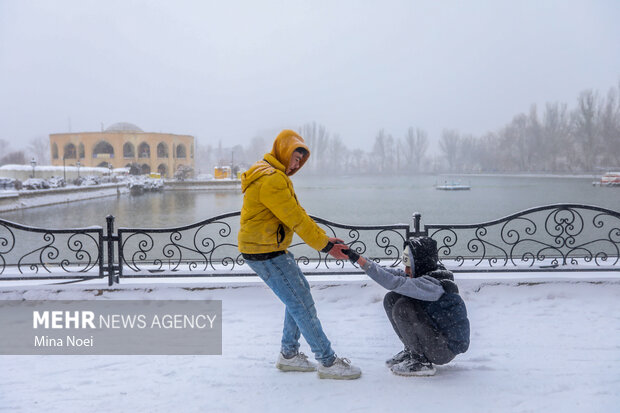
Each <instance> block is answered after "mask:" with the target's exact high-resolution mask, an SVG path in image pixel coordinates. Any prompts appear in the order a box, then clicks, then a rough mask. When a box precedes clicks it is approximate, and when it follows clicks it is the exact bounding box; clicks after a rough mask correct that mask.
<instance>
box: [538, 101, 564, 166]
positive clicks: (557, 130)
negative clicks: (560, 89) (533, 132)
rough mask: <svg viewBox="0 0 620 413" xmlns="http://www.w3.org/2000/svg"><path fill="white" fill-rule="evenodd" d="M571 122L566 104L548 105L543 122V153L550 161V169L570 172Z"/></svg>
mask: <svg viewBox="0 0 620 413" xmlns="http://www.w3.org/2000/svg"><path fill="white" fill-rule="evenodd" d="M569 136H570V122H569V119H568V114H567V109H566V104H565V103H562V104H561V103H547V105H546V106H545V112H544V114H543V120H542V146H541V148H540V150H541V152H542V153H543V154H544V155H545V156H546V157H547V159H548V161H547V162H548V165H547V167H548V169H549V170H551V171H553V172H557V171H560V170H562V171H566V170H568V159H569V152H570V151H571V145H570V142H567V140H568V138H569Z"/></svg>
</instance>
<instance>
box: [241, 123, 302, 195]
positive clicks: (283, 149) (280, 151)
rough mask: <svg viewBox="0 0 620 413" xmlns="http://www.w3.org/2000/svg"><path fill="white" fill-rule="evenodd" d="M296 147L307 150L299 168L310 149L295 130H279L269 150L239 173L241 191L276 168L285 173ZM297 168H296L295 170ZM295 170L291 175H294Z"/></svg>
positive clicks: (273, 171)
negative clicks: (248, 167)
mask: <svg viewBox="0 0 620 413" xmlns="http://www.w3.org/2000/svg"><path fill="white" fill-rule="evenodd" d="M297 148H304V149H305V150H307V151H308V153H307V154H306V155H304V157H303V158H302V160H301V162H300V165H299V169H301V167H302V166H303V165H304V164H305V163H306V161H307V160H308V158H309V157H310V149H309V148H308V146H307V145H306V144H305V142H304V139H303V138H302V137H301V136H299V135H298V134H297V133H296V132H294V131H292V130H289V129H285V130H283V131H282V132H280V134H279V135H278V136H277V137H276V140H275V141H274V142H273V148H272V149H271V152H269V153H266V154H265V156H264V157H263V159H262V160H260V161H258V162H256V163H255V164H254V165H252V166H251V167H250V169H248V170H247V171H245V172H244V173H243V174H242V175H241V192H245V190H246V189H247V188H248V186H250V184H252V183H253V182H254V181H256V180H257V179H258V178H260V177H262V176H264V175H271V174H273V173H275V172H276V170H279V171H281V172H283V173H284V174H286V168H287V166H288V164H289V162H290V160H291V156H293V152H295V149H297ZM299 169H297V171H298V170H299ZM297 171H295V172H297ZM295 172H293V173H292V174H291V175H294V174H295Z"/></svg>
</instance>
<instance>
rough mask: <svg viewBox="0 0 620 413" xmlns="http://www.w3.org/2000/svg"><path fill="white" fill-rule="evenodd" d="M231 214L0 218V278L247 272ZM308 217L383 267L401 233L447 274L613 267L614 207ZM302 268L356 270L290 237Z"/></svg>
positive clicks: (617, 216) (618, 256)
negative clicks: (58, 225)
mask: <svg viewBox="0 0 620 413" xmlns="http://www.w3.org/2000/svg"><path fill="white" fill-rule="evenodd" d="M239 215H240V213H239V212H232V213H228V214H223V215H219V216H216V217H213V218H209V219H207V220H204V221H201V222H198V223H195V224H192V225H187V226H182V227H177V228H151V229H145V228H120V229H118V232H117V233H115V230H114V217H112V216H109V217H107V218H106V220H107V225H106V230H105V233H104V230H103V229H102V228H101V227H91V228H80V229H43V228H34V227H27V226H24V225H20V224H15V223H12V222H9V221H4V220H0V280H15V279H47V278H71V279H85V278H95V277H104V276H107V277H108V283H109V284H110V285H112V283H113V282H114V281H116V282H118V280H119V279H120V278H121V277H158V276H159V277H178V276H183V277H186V276H202V277H204V276H238V275H254V273H253V272H252V271H251V270H250V269H249V267H248V266H247V265H245V262H244V260H243V257H242V256H241V254H240V253H239V250H238V248H237V232H238V230H239ZM313 219H314V220H315V221H316V222H317V223H318V224H319V226H321V227H322V228H323V229H324V230H325V231H326V233H327V234H328V235H329V236H331V237H338V238H341V239H343V240H344V242H345V243H346V244H347V245H349V246H350V247H351V248H353V249H354V250H356V251H357V252H358V253H360V254H362V255H364V256H365V257H367V258H371V259H373V260H374V261H376V262H378V263H380V264H382V265H389V266H396V265H398V264H400V257H401V253H402V248H403V242H404V240H405V239H407V238H408V237H411V236H418V235H428V236H430V237H432V238H434V239H435V240H437V244H438V249H439V257H440V260H441V261H442V262H443V264H444V265H446V267H447V268H449V269H451V270H453V271H456V272H481V271H552V270H561V271H593V270H605V271H620V213H619V212H616V211H611V210H608V209H604V208H600V207H596V206H589V205H577V204H557V205H548V206H541V207H538V208H532V209H528V210H525V211H522V212H519V213H516V214H513V215H510V216H507V217H505V218H501V219H498V220H494V221H489V222H484V223H479V224H468V225H462V224H458V225H425V226H424V228H423V229H421V224H420V223H421V215H420V214H417V213H416V214H414V222H413V231H412V230H410V226H409V225H408V224H395V225H374V226H357V225H356V226H354V225H344V224H339V223H335V222H331V221H327V220H325V219H322V218H319V217H313ZM289 251H290V252H292V253H293V254H294V255H295V257H296V259H297V262H298V263H299V265H300V266H301V267H302V269H303V270H304V272H306V273H308V274H309V275H316V274H351V273H360V272H361V270H360V269H359V268H358V267H357V266H352V265H351V264H349V263H348V262H343V261H339V260H334V259H333V258H332V257H330V256H329V255H327V254H325V253H321V252H317V251H315V250H314V249H312V248H310V247H308V246H307V245H306V244H305V243H304V242H302V241H301V240H300V239H299V238H297V237H295V238H294V239H293V244H292V245H291V246H290V248H289Z"/></svg>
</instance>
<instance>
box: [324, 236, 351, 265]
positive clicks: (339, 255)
mask: <svg viewBox="0 0 620 413" xmlns="http://www.w3.org/2000/svg"><path fill="white" fill-rule="evenodd" d="M332 239H333V238H332ZM332 242H333V241H332ZM348 249H349V246H348V245H346V244H340V243H338V244H334V246H333V247H332V249H330V250H329V252H328V253H329V255H331V256H332V257H334V258H336V259H337V260H347V259H349V257H348V256H347V255H346V254H345V253H343V252H342V251H343V250H348Z"/></svg>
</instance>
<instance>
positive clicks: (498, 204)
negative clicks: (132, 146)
mask: <svg viewBox="0 0 620 413" xmlns="http://www.w3.org/2000/svg"><path fill="white" fill-rule="evenodd" d="M593 180H594V178H593V177H589V178H574V177H531V176H530V177H523V176H521V177H512V176H461V177H455V178H451V177H445V176H411V177H409V176H395V177H367V176H365V177H356V176H340V177H332V178H325V177H308V176H303V175H301V176H295V177H293V182H294V184H295V190H296V192H297V196H298V198H299V200H300V202H301V204H302V205H303V206H304V208H305V209H306V211H307V212H308V213H309V214H312V215H316V216H320V217H322V218H325V219H328V220H330V221H335V222H340V223H343V224H350V225H371V224H394V223H410V222H411V221H412V218H411V217H412V214H413V213H414V212H416V211H417V212H420V213H421V214H422V224H455V223H463V224H468V223H477V222H484V221H489V220H493V219H497V218H501V217H504V216H506V215H510V214H512V213H515V212H519V211H521V210H524V209H527V208H532V207H535V206H540V205H546V204H553V203H577V204H588V205H596V206H601V207H605V208H609V209H613V210H616V211H617V210H620V188H600V187H594V186H592V184H591V183H592V181H593ZM445 181H447V182H448V183H452V182H457V181H458V182H460V183H462V184H468V185H471V187H472V189H471V190H469V191H440V190H437V189H435V187H434V185H435V184H443V183H444V182H445ZM242 201H243V196H242V194H241V191H240V190H239V191H224V192H218V193H215V192H208V191H186V192H181V191H167V192H163V193H153V194H145V195H142V196H131V195H122V196H120V197H118V198H117V197H109V198H100V199H95V200H88V201H79V202H74V203H69V204H61V205H54V206H48V207H40V208H30V209H24V210H20V211H13V212H8V213H2V214H0V217H1V218H3V219H7V220H10V221H13V222H19V223H23V224H26V225H31V226H39V227H47V228H67V227H72V228H76V227H86V226H91V225H101V226H105V216H106V215H109V214H111V215H114V216H115V217H116V226H117V227H119V226H124V227H142V228H160V227H174V226H181V225H186V224H191V223H194V222H198V221H201V220H204V219H207V218H210V217H212V216H215V215H218V214H222V213H226V212H231V211H238V210H240V209H241V204H242Z"/></svg>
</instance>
